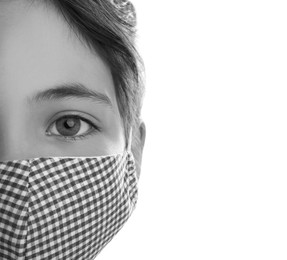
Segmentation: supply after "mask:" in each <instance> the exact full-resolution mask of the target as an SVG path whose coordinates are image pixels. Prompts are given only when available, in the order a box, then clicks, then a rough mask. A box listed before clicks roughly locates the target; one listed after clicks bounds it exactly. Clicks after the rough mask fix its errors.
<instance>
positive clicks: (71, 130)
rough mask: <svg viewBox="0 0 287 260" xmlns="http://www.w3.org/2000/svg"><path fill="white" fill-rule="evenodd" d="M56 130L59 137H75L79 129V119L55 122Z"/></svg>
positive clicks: (65, 119) (63, 119) (64, 119)
mask: <svg viewBox="0 0 287 260" xmlns="http://www.w3.org/2000/svg"><path fill="white" fill-rule="evenodd" d="M56 128H57V130H58V132H59V134H60V135H64V136H73V135H76V134H77V133H78V132H79V130H80V128H81V123H80V119H77V118H69V119H67V118H62V119H60V120H58V121H57V122H56Z"/></svg>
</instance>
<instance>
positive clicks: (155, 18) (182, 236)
mask: <svg viewBox="0 0 287 260" xmlns="http://www.w3.org/2000/svg"><path fill="white" fill-rule="evenodd" d="M133 2H134V4H135V6H136V9H137V13H138V34H139V36H138V47H139V50H140V52H141V54H142V56H143V58H144V60H145V65H146V96H145V103H144V107H143V119H144V120H145V122H146V127H147V137H146V146H145V151H144V156H143V166H142V174H141V178H140V184H139V201H138V205H137V208H136V210H135V211H134V213H133V215H132V217H131V218H130V220H129V221H128V222H127V224H126V225H125V226H124V227H123V229H122V230H121V231H120V232H119V233H118V235H117V236H116V237H115V238H114V239H113V240H112V241H111V242H110V243H109V244H108V245H107V247H106V248H105V249H104V250H103V251H102V252H101V254H100V255H99V257H98V258H97V259H99V260H111V259H125V260H148V259H151V260H153V259H156V260H157V259H180V260H185V259H190V260H199V259H220V260H223V259H228V260H230V259H232V260H233V259H244V260H246V259H252V260H254V259H260V260H261V259H272V260H273V259H276V260H280V259H287V210H286V207H287V177H286V172H287V171H286V168H287V167H286V156H287V123H286V120H287V116H286V114H287V84H286V83H287V36H286V35H287V6H286V5H287V4H286V1H277V0H272V1H271V0H267V1H266V0H265V1H264V0H261V1H254V0H240V1H234V0H233V1H232V0H226V1H222V0H220V1H214V0H209V1H208V0H200V1H188V0H177V1H171V0H165V1H164V0H153V1H151V0H133Z"/></svg>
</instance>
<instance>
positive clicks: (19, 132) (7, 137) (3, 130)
mask: <svg viewBox="0 0 287 260" xmlns="http://www.w3.org/2000/svg"><path fill="white" fill-rule="evenodd" d="M20 121H21V120H19V121H18V122H17V121H16V120H11V119H8V120H4V119H3V118H1V119H0V161H7V160H19V159H27V158H31V157H33V156H34V155H35V152H36V147H35V142H34V141H33V139H35V135H34V136H33V134H31V135H30V136H29V135H27V130H28V129H27V127H26V129H25V126H24V127H23V122H20Z"/></svg>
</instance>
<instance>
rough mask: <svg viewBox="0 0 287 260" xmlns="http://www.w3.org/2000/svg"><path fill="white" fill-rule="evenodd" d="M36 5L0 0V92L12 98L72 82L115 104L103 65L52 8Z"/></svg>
mask: <svg viewBox="0 0 287 260" xmlns="http://www.w3.org/2000/svg"><path fill="white" fill-rule="evenodd" d="M36 2H37V1H36ZM39 3H40V1H39V2H38V3H37V4H31V1H24V0H21V1H17V0H15V1H14V0H13V1H11V0H9V1H2V0H0V91H3V89H5V91H6V93H8V92H9V91H11V93H14V95H16V96H15V98H17V93H19V96H23V94H24V93H25V95H26V96H27V95H29V93H30V92H31V93H32V92H35V90H37V91H38V90H41V89H45V88H47V87H50V86H53V85H56V84H59V83H63V82H66V81H77V82H81V83H83V84H85V85H86V86H88V87H90V88H94V89H95V90H97V91H100V92H101V93H103V94H107V95H108V96H109V97H110V98H111V100H112V102H116V99H115V92H114V87H113V80H112V75H111V72H110V69H109V67H108V65H107V64H106V63H105V62H104V61H103V60H102V59H101V58H100V57H99V56H98V55H97V54H96V53H95V52H92V51H91V50H90V49H89V48H88V47H86V45H84V43H83V42H82V41H81V40H79V38H78V37H77V35H76V34H75V33H74V32H73V31H72V30H71V29H70V27H69V25H68V24H67V23H66V21H65V20H64V18H63V17H61V16H60V15H59V14H58V13H57V12H56V11H55V10H54V9H53V8H51V7H48V6H46V5H44V4H39ZM15 93H16V94H15ZM20 94H21V95H20Z"/></svg>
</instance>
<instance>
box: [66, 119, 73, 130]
mask: <svg viewBox="0 0 287 260" xmlns="http://www.w3.org/2000/svg"><path fill="white" fill-rule="evenodd" d="M74 125H75V121H74V119H68V120H66V123H65V126H67V127H69V128H72V127H73V126H74Z"/></svg>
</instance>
